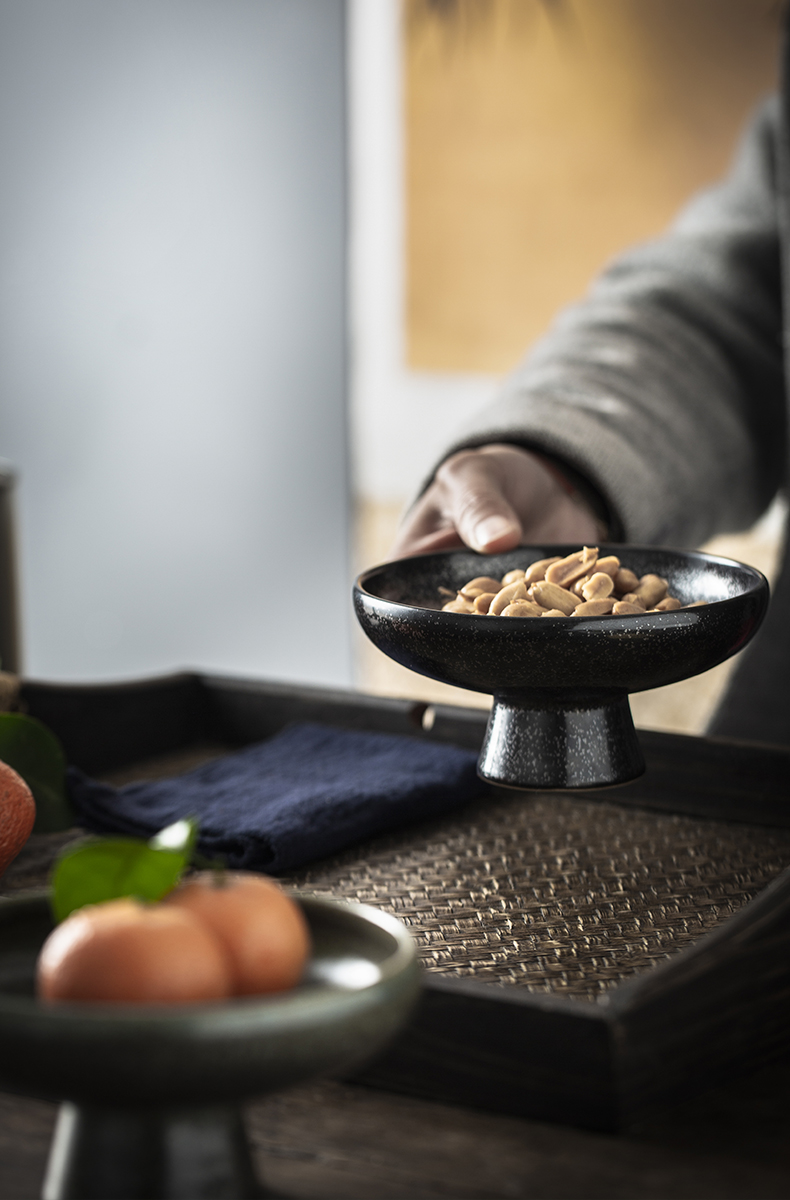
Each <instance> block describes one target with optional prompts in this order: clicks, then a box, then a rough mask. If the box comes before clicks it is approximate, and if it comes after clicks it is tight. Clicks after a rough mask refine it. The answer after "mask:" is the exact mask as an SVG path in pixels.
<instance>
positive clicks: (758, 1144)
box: [0, 1060, 790, 1200]
mask: <svg viewBox="0 0 790 1200" xmlns="http://www.w3.org/2000/svg"><path fill="white" fill-rule="evenodd" d="M55 1112H56V1106H55V1105H52V1104H46V1103H42V1102H40V1101H34V1100H28V1099H23V1098H19V1097H14V1096H8V1095H3V1096H0V1200H36V1198H37V1197H39V1196H40V1194H41V1183H42V1176H43V1172H44V1167H45V1163H46V1156H47V1150H48V1146H49V1139H50V1136H51V1133H52V1127H53V1122H54V1119H55ZM247 1125H248V1130H249V1134H250V1139H251V1142H252V1145H253V1150H254V1154H255V1158H256V1162H257V1166H258V1172H259V1176H260V1178H261V1179H262V1180H265V1181H266V1183H267V1185H268V1186H269V1188H271V1189H272V1191H273V1192H275V1193H276V1194H277V1195H280V1196H287V1197H294V1198H297V1197H298V1198H304V1200H308V1198H309V1200H312V1198H315V1200H319V1198H320V1200H328V1198H330V1197H336V1198H338V1200H341V1198H342V1200H356V1198H357V1197H359V1198H360V1200H363V1198H364V1200H369V1198H371V1197H374V1196H375V1197H377V1198H379V1197H380V1198H381V1200H389V1198H393V1200H395V1198H400V1197H403V1198H404V1200H405V1198H406V1197H408V1198H409V1200H412V1198H414V1200H421V1198H423V1197H425V1198H427V1197H457V1198H458V1200H467V1198H468V1200H473V1198H482V1197H491V1198H496V1200H499V1198H500V1197H502V1200H505V1198H511V1197H525V1198H526V1197H530V1198H533V1200H534V1198H539V1200H554V1198H557V1200H560V1198H562V1200H577V1198H578V1200H596V1198H598V1197H600V1198H601V1200H620V1198H621V1197H622V1198H623V1200H634V1198H635V1197H638V1198H639V1200H653V1198H655V1200H668V1198H671V1200H686V1198H688V1200H706V1198H711V1200H714V1198H715V1200H736V1198H738V1200H741V1198H743V1200H755V1198H757V1197H759V1198H761V1200H774V1198H776V1200H786V1197H787V1196H788V1195H790V1060H786V1061H783V1062H780V1063H774V1064H772V1065H770V1066H768V1067H765V1068H763V1069H762V1070H760V1071H759V1072H757V1073H756V1074H754V1075H752V1076H751V1077H750V1078H749V1079H746V1080H740V1081H733V1082H732V1083H730V1084H728V1085H727V1086H724V1087H719V1088H717V1089H716V1090H711V1091H708V1092H707V1093H705V1094H703V1095H700V1096H697V1097H696V1098H693V1099H688V1100H686V1101H685V1102H684V1103H682V1104H681V1105H678V1106H677V1107H676V1108H674V1109H673V1110H672V1111H668V1112H666V1113H664V1114H663V1115H662V1116H661V1118H660V1119H658V1120H654V1121H653V1122H651V1123H650V1125H649V1126H643V1127H640V1128H635V1129H633V1130H631V1131H630V1132H629V1133H628V1134H620V1135H613V1134H599V1133H591V1132H588V1131H585V1130H580V1129H573V1128H569V1127H563V1126H559V1125H550V1124H547V1123H544V1122H540V1121H532V1120H523V1119H520V1118H515V1117H501V1116H496V1115H492V1114H490V1113H483V1112H477V1111H474V1110H471V1109H463V1108H456V1107H452V1106H449V1105H441V1104H434V1103H431V1102H428V1101H422V1100H415V1099H412V1098H410V1097H406V1096H395V1095H390V1094H387V1093H384V1092H378V1091H373V1090H371V1089H368V1088H364V1087H359V1086H354V1085H350V1084H343V1083H338V1082H334V1081H328V1082H322V1083H316V1084H312V1085H310V1086H303V1087H300V1088H295V1089H293V1090H292V1091H290V1092H285V1093H282V1094H281V1095H278V1096H275V1097H272V1098H270V1099H268V1100H265V1101H262V1102H259V1103H256V1104H253V1105H251V1106H250V1108H249V1109H248V1113H247Z"/></svg>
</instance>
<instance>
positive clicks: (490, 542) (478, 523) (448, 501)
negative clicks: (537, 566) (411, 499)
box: [442, 456, 522, 554]
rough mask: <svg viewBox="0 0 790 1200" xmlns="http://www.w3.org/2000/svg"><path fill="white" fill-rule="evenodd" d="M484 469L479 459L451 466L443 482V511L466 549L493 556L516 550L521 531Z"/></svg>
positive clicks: (510, 509)
mask: <svg viewBox="0 0 790 1200" xmlns="http://www.w3.org/2000/svg"><path fill="white" fill-rule="evenodd" d="M447 465H448V466H450V464H449V463H448V464H447ZM487 466H488V464H484V463H483V462H482V461H481V460H480V457H479V456H478V458H477V459H467V460H466V461H465V462H463V463H459V464H457V466H456V464H455V463H454V464H453V465H452V466H451V467H450V469H449V470H447V471H446V472H445V473H444V478H443V479H442V483H443V484H444V487H445V504H444V505H443V507H444V509H445V513H446V515H447V516H449V517H450V519H451V521H452V523H453V525H455V528H456V529H457V530H458V533H459V535H460V536H461V537H462V538H463V540H464V542H465V543H466V544H467V546H471V548H472V549H473V550H477V551H478V552H480V553H481V554H494V553H497V552H499V551H501V550H512V549H513V547H514V546H517V545H518V544H519V542H520V540H521V535H522V529H521V522H520V520H519V519H518V517H517V515H516V512H515V510H514V509H513V508H512V507H511V505H510V504H509V503H508V501H507V500H506V499H505V497H504V495H503V493H502V488H501V486H500V484H499V480H498V479H497V478H496V477H493V478H492V475H491V474H490V473H489V472H488V470H486V467H487ZM454 467H455V468H456V469H453V468H454Z"/></svg>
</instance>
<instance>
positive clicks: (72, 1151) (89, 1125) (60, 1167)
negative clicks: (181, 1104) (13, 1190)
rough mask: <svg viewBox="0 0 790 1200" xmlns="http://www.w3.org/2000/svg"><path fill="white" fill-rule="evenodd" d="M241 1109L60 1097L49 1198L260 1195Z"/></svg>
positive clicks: (243, 1199)
mask: <svg viewBox="0 0 790 1200" xmlns="http://www.w3.org/2000/svg"><path fill="white" fill-rule="evenodd" d="M265 1194H266V1193H265V1192H264V1191H263V1190H262V1189H261V1187H260V1185H259V1184H258V1183H257V1182H256V1179H255V1172H254V1169H253V1165H252V1159H251V1156H250V1150H249V1145H248V1143H247V1136H246V1133H245V1131H244V1126H243V1123H242V1119H241V1115H240V1113H239V1112H238V1110H236V1109H235V1108H232V1107H230V1106H228V1107H222V1106H216V1107H212V1108H193V1109H177V1110H176V1109H159V1110H158V1109H153V1108H139V1109H133V1108H128V1109H113V1108H106V1107H101V1108H99V1107H87V1106H85V1107H83V1106H78V1105H75V1104H69V1103H66V1104H62V1105H61V1108H60V1113H59V1115H58V1123H57V1126H56V1128H55V1135H54V1138H53V1141H52V1148H51V1150H50V1156H49V1164H48V1166H47V1175H46V1179H45V1182H44V1190H43V1193H42V1195H43V1200H208V1198H209V1197H211V1198H212V1200H220V1198H221V1200H225V1198H227V1200H259V1198H260V1197H262V1196H265Z"/></svg>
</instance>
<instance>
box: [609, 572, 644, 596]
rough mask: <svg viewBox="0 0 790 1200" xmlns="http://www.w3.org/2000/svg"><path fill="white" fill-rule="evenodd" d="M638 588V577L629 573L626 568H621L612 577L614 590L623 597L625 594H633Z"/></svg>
mask: <svg viewBox="0 0 790 1200" xmlns="http://www.w3.org/2000/svg"><path fill="white" fill-rule="evenodd" d="M638 587H639V576H638V575H635V574H634V572H633V571H629V569H628V567H621V568H620V570H619V571H618V572H617V574H616V575H615V577H614V590H615V591H616V592H619V593H620V594H621V595H622V596H624V595H625V594H626V592H635V591H636V589H637V588H638Z"/></svg>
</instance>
